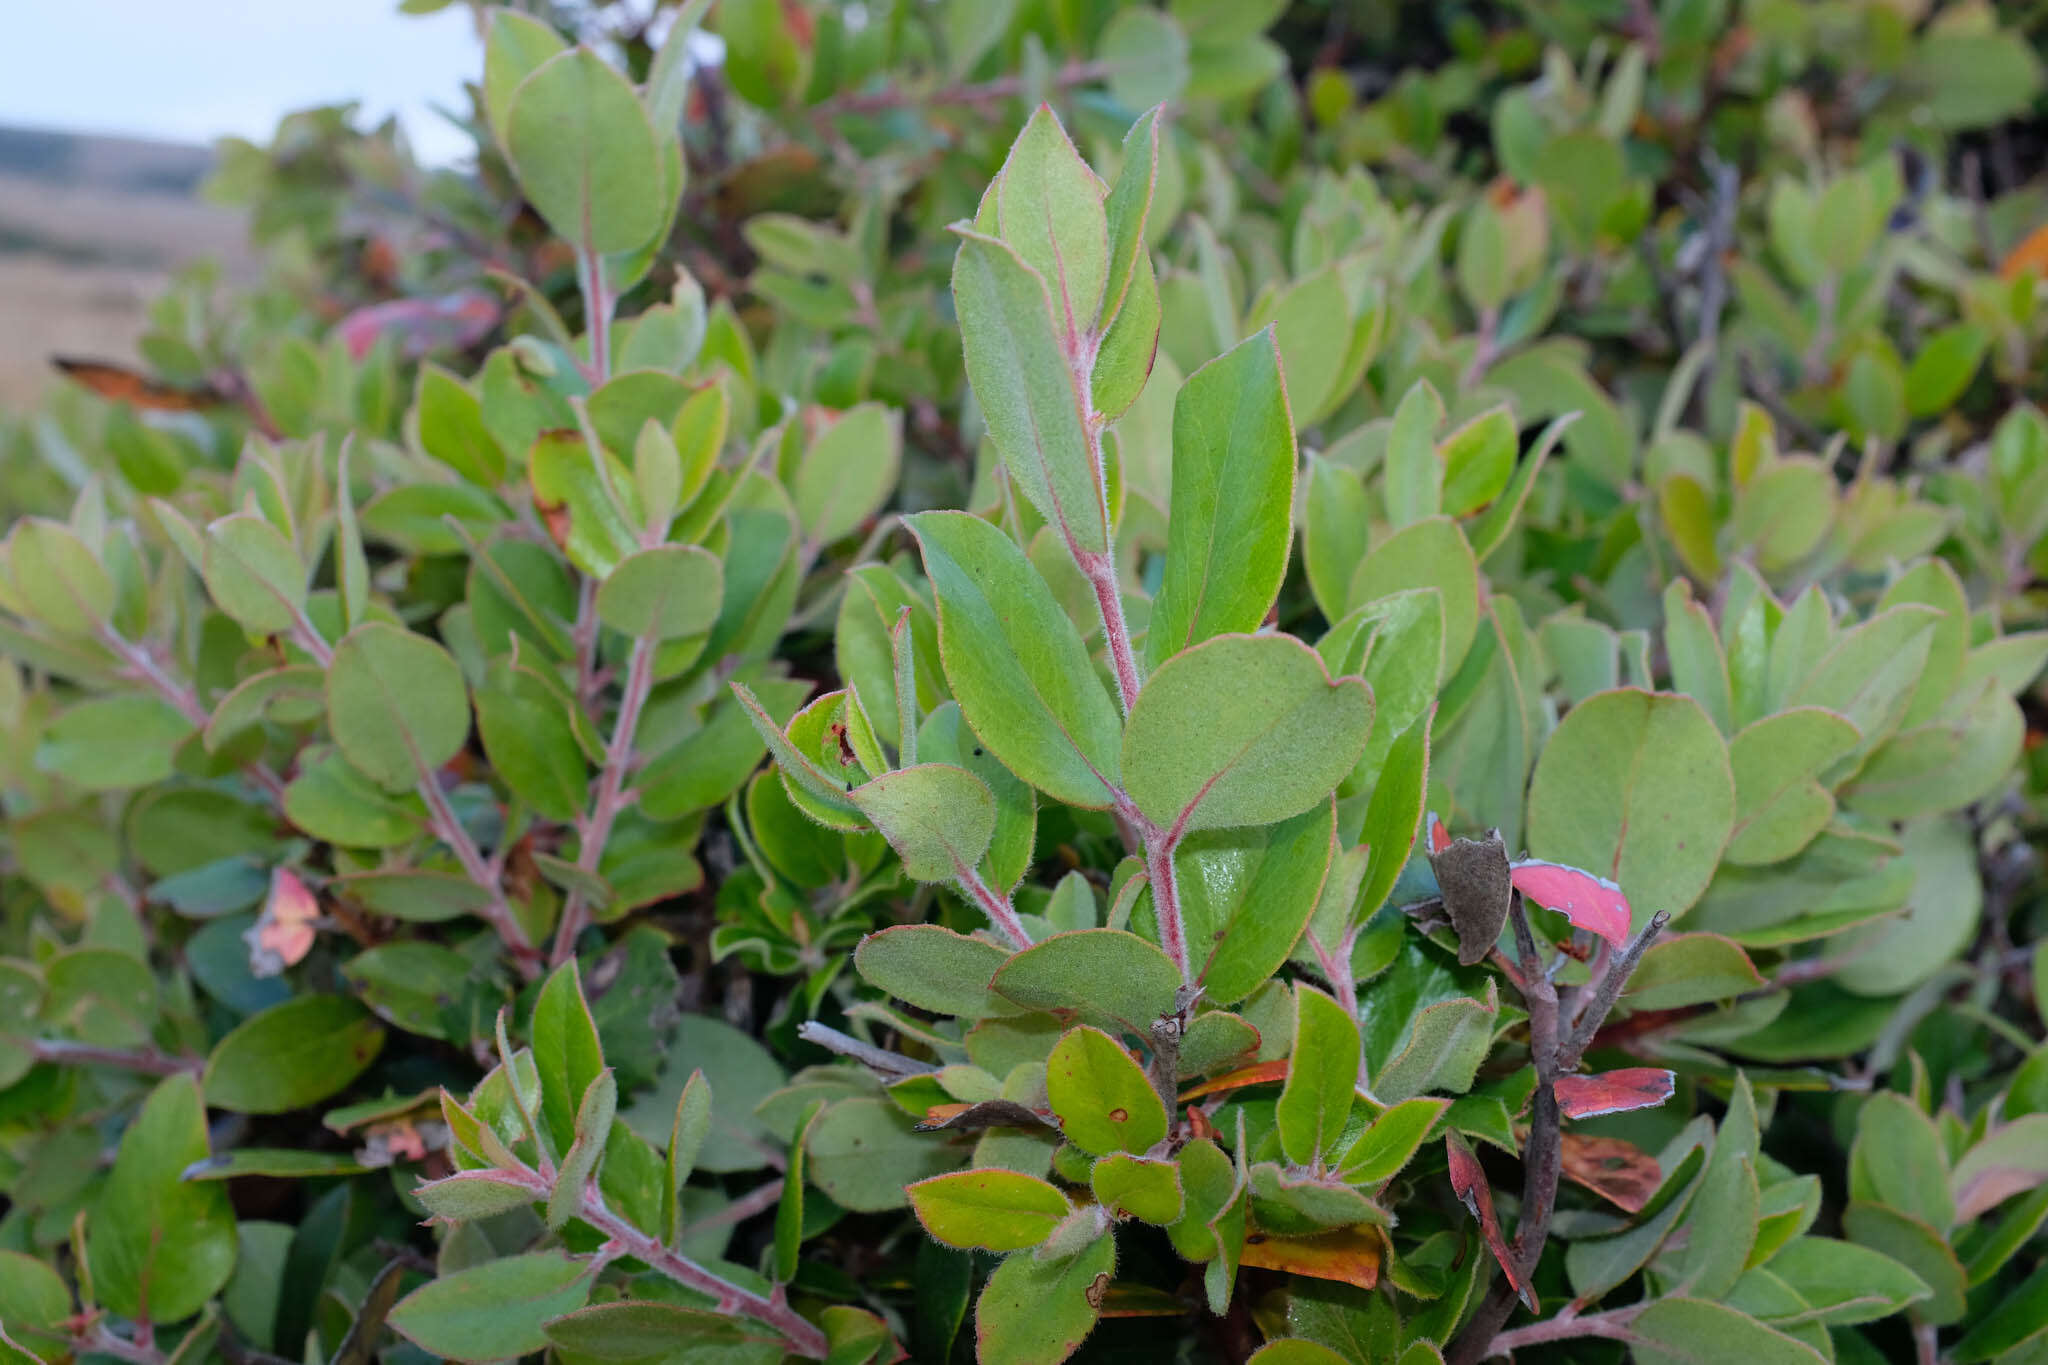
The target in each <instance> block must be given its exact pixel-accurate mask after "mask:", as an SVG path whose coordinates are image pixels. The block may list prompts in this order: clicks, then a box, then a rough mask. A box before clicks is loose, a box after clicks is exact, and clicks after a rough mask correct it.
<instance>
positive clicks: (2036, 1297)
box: [1948, 1266, 2048, 1365]
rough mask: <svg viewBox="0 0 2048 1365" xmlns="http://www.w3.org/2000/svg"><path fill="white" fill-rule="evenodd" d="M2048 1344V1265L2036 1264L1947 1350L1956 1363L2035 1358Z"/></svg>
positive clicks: (1974, 1363) (1970, 1363) (1973, 1364)
mask: <svg viewBox="0 0 2048 1365" xmlns="http://www.w3.org/2000/svg"><path fill="white" fill-rule="evenodd" d="M2044 1345H2048V1266H2041V1267H2039V1268H2037V1269H2036V1270H2035V1271H2034V1273H2033V1274H2032V1275H2030V1276H2028V1277H2027V1279H2026V1281H2025V1283H2023V1284H2021V1285H2020V1286H2019V1287H2018V1288H2017V1289H2015V1290H2013V1291H2012V1293H2010V1294H2008V1295H2006V1296H2005V1298H2004V1299H2003V1300H2001V1301H2000V1302H1999V1303H1998V1304H1997V1306H1995V1307H1993V1308H1991V1309H1990V1311H1988V1312H1986V1313H1985V1314H1984V1316H1983V1317H1982V1318H1980V1319H1979V1320H1977V1321H1976V1322H1973V1323H1971V1324H1970V1330H1969V1331H1968V1332H1966V1333H1964V1334H1963V1339H1962V1340H1961V1341H1958V1342H1957V1343H1956V1344H1955V1345H1954V1346H1953V1347H1952V1348H1950V1350H1949V1352H1948V1359H1950V1360H1953V1361H1955V1362H1956V1365H1976V1362H1978V1361H1985V1360H1994V1359H1995V1360H2010V1361H2014V1362H2018V1361H2021V1360H2025V1359H2029V1358H2038V1357H2039V1355H2040V1353H2041V1350H2042V1348H2043V1346H2044Z"/></svg>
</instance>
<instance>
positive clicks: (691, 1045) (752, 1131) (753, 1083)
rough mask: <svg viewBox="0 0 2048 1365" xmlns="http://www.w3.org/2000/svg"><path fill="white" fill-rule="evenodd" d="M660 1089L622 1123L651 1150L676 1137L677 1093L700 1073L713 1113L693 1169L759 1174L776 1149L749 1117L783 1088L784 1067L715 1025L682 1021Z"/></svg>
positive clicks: (698, 1019)
mask: <svg viewBox="0 0 2048 1365" xmlns="http://www.w3.org/2000/svg"><path fill="white" fill-rule="evenodd" d="M668 1051H669V1063H668V1066H667V1068H666V1069H664V1071H663V1072H662V1077H661V1084H660V1085H658V1086H657V1087H656V1088H655V1089H653V1090H651V1091H649V1092H647V1093H646V1094H644V1095H641V1096H640V1097H639V1098H638V1099H636V1100H635V1101H634V1102H633V1104H632V1105H631V1106H629V1107H628V1108H627V1110H626V1112H625V1113H624V1114H623V1115H621V1117H622V1118H623V1119H624V1121H625V1123H626V1125H627V1126H628V1127H630V1128H632V1129H633V1131H634V1132H636V1133H638V1134H640V1136H641V1137H643V1138H645V1139H647V1141H649V1142H650V1143H659V1142H664V1141H666V1140H667V1139H668V1137H669V1136H670V1135H671V1133H672V1132H673V1130H674V1124H675V1113H676V1108H677V1106H678V1105H679V1104H680V1103H681V1100H682V1095H683V1092H684V1090H685V1088H686V1086H687V1085H689V1084H690V1083H691V1082H692V1080H693V1078H694V1077H695V1075H696V1073H698V1072H702V1073H703V1082H702V1083H703V1084H704V1085H705V1086H707V1087H708V1091H709V1093H708V1096H707V1098H708V1100H709V1102H710V1105H711V1118H710V1129H709V1135H708V1136H707V1137H706V1139H705V1140H704V1142H703V1145H702V1146H701V1147H700V1148H699V1149H698V1153H697V1159H696V1162H695V1163H694V1164H695V1167H696V1169H698V1170H701V1171H708V1172H711V1173H713V1174H723V1173H725V1172H728V1171H751V1170H757V1169H759V1168H760V1167H761V1166H763V1165H765V1164H767V1158H766V1156H765V1155H764V1153H765V1152H767V1151H768V1150H771V1149H772V1146H773V1144H774V1143H776V1142H777V1141H778V1139H777V1138H776V1136H775V1135H774V1134H772V1133H770V1132H769V1130H768V1128H767V1126H766V1125H765V1124H764V1123H762V1122H761V1120H760V1118H759V1117H757V1116H756V1115H755V1113H754V1108H755V1106H756V1105H758V1104H760V1103H761V1101H762V1100H764V1099H766V1098H767V1097H768V1096H769V1095H771V1094H773V1093H774V1092H775V1091H777V1090H779V1089H781V1088H782V1085H783V1082H784V1079H785V1078H784V1076H783V1072H782V1067H781V1066H780V1065H778V1064H777V1062H776V1060H775V1057H774V1055H773V1054H771V1053H770V1052H769V1051H768V1049H767V1048H765V1047H763V1046H761V1044H760V1043H759V1042H757V1041H756V1040H755V1039H753V1038H752V1037H750V1036H748V1035H747V1034H744V1033H742V1032H740V1031H739V1030H738V1029H736V1028H734V1027H733V1026H732V1025H730V1024H727V1023H725V1022H723V1021H722V1020H719V1019H714V1018H708V1017H706V1016H704V1015H699V1014H686V1015H684V1016H683V1018H682V1020H681V1022H680V1023H679V1024H678V1025H677V1027H676V1035H675V1041H674V1042H673V1043H672V1044H670V1046H669V1049H668Z"/></svg>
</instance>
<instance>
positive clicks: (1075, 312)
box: [954, 101, 1151, 548]
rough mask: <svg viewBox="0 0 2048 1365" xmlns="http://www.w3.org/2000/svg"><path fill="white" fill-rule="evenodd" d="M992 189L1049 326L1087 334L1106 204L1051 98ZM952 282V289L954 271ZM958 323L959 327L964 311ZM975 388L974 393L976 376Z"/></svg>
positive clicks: (1095, 307) (1002, 226) (1096, 303)
mask: <svg viewBox="0 0 2048 1365" xmlns="http://www.w3.org/2000/svg"><path fill="white" fill-rule="evenodd" d="M1150 102H1151V101H1148V103H1150ZM993 190H994V194H995V200H996V222H997V227H998V231H999V233H1000V235H1001V237H1002V239H1003V242H1004V243H1005V244H1006V245H1007V246H1008V247H1009V248H1010V249H1011V250H1012V251H1014V252H1015V253H1016V255H1017V257H1018V259H1019V260H1020V261H1021V262H1022V263H1023V264H1024V265H1026V266H1028V267H1030V269H1031V271H1032V272H1033V273H1034V274H1036V275H1037V276H1038V278H1039V279H1040V280H1041V281H1043V283H1044V289H1045V292H1046V294H1047V295H1048V296H1049V298H1050V301H1051V304H1052V313H1051V317H1052V319H1053V321H1054V322H1055V324H1056V330H1057V331H1058V332H1059V333H1060V334H1062V335H1065V336H1070V337H1078V336H1081V335H1084V334H1086V333H1087V332H1089V331H1090V330H1091V329H1092V326H1093V324H1094V321H1095V319H1096V317H1097V316H1098V315H1099V314H1100V312H1101V304H1102V295H1103V286H1104V284H1105V283H1106V281H1107V280H1108V278H1109V227H1108V218H1107V213H1108V211H1107V209H1106V208H1105V207H1104V204H1103V184H1102V182H1101V181H1100V180H1099V179H1097V178H1096V175H1095V172H1093V171H1091V170H1089V169H1088V164H1087V163H1086V162H1084V161H1083V160H1081V154H1080V153H1079V152H1077V151H1075V150H1074V144H1073V142H1072V141H1070V140H1069V139H1068V137H1067V131H1066V129H1064V128H1062V127H1061V126H1060V121H1059V116H1058V115H1056V114H1055V113H1053V111H1052V108H1051V106H1050V105H1044V104H1041V105H1039V106H1038V108H1037V110H1036V111H1034V112H1033V113H1032V115H1031V118H1030V120H1029V121H1028V122H1026V123H1025V125H1024V129H1023V131H1022V132H1020V133H1018V134H1017V140H1016V141H1015V142H1013V143H1012V144H1011V145H1010V155H1009V157H1008V158H1007V159H1006V160H1005V161H1004V162H1003V169H1002V172H1001V174H999V175H998V176H997V177H996V182H995V185H994V186H993ZM954 288H955V291H956V294H957V291H958V288H959V286H958V277H957V275H956V276H955V285H954ZM964 311H965V310H964V309H963V310H962V312H963V314H964ZM961 327H962V333H963V335H964V333H965V330H966V322H965V318H964V316H963V318H962V324H961ZM974 391H975V394H976V396H977V397H979V396H980V394H981V384H980V383H979V382H978V381H977V382H976V383H975V385H974ZM1048 520H1050V518H1048ZM1089 548H1100V547H1099V546H1091V547H1089Z"/></svg>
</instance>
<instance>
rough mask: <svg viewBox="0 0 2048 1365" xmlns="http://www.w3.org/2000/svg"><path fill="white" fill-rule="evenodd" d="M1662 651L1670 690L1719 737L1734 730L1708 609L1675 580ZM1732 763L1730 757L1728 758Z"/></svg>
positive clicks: (1724, 663) (1667, 598) (1724, 664)
mask: <svg viewBox="0 0 2048 1365" xmlns="http://www.w3.org/2000/svg"><path fill="white" fill-rule="evenodd" d="M1664 651H1665V653H1666V654H1667V655H1668V656H1669V657H1670V662H1671V690H1672V691H1674V692H1683V693H1685V694H1686V695H1687V696H1689V697H1692V698H1694V699H1696V700H1697V701H1698V702H1699V704H1700V705H1701V706H1703V707H1705V708H1706V711H1707V714H1708V715H1709V716H1710V717H1712V718H1713V721H1714V725H1715V727H1716V728H1718V729H1719V730H1720V731H1721V733H1722V734H1724V735H1725V734H1730V733H1732V732H1733V731H1734V728H1735V720H1734V716H1735V702H1734V698H1733V696H1732V694H1731V692H1730V687H1729V682H1728V660H1727V656H1726V655H1725V654H1723V653H1722V651H1721V640H1720V637H1719V636H1717V635H1715V634H1714V621H1713V618H1712V617H1711V616H1709V615H1708V614H1707V609H1706V608H1705V607H1703V606H1701V605H1700V604H1699V603H1697V602H1695V601H1693V599H1692V588H1691V585H1690V584H1688V583H1687V582H1686V580H1684V579H1683V578H1674V579H1672V580H1671V583H1670V586H1668V587H1667V588H1665V590H1664ZM1731 761H1732V755H1731ZM1735 786H1736V805H1737V814H1736V819H1737V821H1738V822H1739V821H1740V820H1741V796H1742V780H1741V778H1740V777H1739V776H1738V777H1737V778H1736V784H1735Z"/></svg>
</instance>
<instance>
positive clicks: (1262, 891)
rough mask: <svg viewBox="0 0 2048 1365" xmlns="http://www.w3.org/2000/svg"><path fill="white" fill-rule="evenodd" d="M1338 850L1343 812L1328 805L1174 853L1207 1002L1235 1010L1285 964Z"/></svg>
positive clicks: (1214, 835) (1197, 839) (1212, 835)
mask: <svg viewBox="0 0 2048 1365" xmlns="http://www.w3.org/2000/svg"><path fill="white" fill-rule="evenodd" d="M1336 846H1337V818H1336V806H1335V803H1333V802H1331V801H1327V800H1326V801H1321V802H1318V803H1317V804H1316V805H1314V806H1311V807H1309V809H1307V810H1306V811H1303V812H1302V813H1301V814H1300V815H1297V816H1295V817H1294V818H1293V819H1291V820H1285V821H1282V822H1281V823H1279V824H1277V825H1270V826H1265V827H1262V828H1259V827H1254V828H1244V829H1232V830H1211V831H1203V832H1202V833H1199V834H1196V835H1193V836H1191V837H1189V838H1188V839H1186V840H1184V841H1183V842H1182V843H1181V846H1180V848H1179V849H1177V850H1176V851H1175V853H1174V866H1175V869H1176V873H1177V876H1178V879H1179V883H1180V892H1181V917H1182V922H1183V926H1184V928H1185V931H1186V933H1187V936H1188V942H1189V943H1190V944H1192V945H1195V947H1196V948H1197V950H1198V951H1199V949H1200V947H1201V945H1205V944H1207V945H1212V946H1210V948H1209V953H1208V959H1207V961H1206V962H1198V963H1197V964H1196V975H1197V979H1198V980H1200V981H1201V983H1202V986H1203V996H1204V998H1205V999H1207V1000H1208V1001H1210V1002H1211V1003H1212V1004H1217V1005H1233V1004H1236V1003H1237V1002H1238V1001H1240V1000H1242V999H1244V998H1245V997H1246V996H1248V995H1250V994H1251V993H1252V992H1253V991H1255V990H1257V989H1258V988H1259V987H1260V986H1262V985H1264V984H1265V983H1266V981H1267V980H1268V979H1270V978H1271V977H1272V975H1273V973H1275V972H1277V971H1279V970H1280V968H1281V967H1282V966H1283V965H1284V964H1285V963H1286V961H1287V958H1288V956H1289V954H1291V953H1292V952H1293V951H1294V948H1295V945H1296V944H1297V943H1298V942H1299V941H1300V939H1301V934H1302V930H1303V929H1304V928H1305V927H1306V926H1307V925H1308V922H1309V918H1310V917H1311V916H1312V915H1314V914H1315V910H1316V904H1317V900H1318V897H1320V896H1321V894H1322V890H1323V885H1324V882H1325V880H1326V879H1327V877H1328V875H1329V868H1330V863H1331V859H1332V857H1333V855H1334V854H1335V852H1336Z"/></svg>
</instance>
